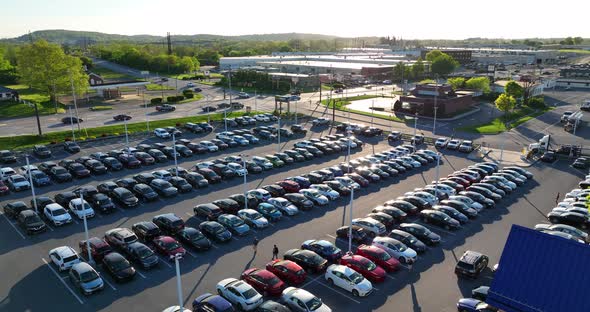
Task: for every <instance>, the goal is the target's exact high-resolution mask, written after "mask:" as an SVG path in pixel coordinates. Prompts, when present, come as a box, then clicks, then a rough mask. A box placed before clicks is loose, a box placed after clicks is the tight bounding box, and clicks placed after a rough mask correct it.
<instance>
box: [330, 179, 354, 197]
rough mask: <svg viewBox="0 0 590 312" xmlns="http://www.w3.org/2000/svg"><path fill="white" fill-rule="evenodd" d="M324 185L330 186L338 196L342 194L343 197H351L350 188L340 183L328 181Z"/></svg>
mask: <svg viewBox="0 0 590 312" xmlns="http://www.w3.org/2000/svg"><path fill="white" fill-rule="evenodd" d="M324 184H326V185H327V186H329V187H330V188H331V189H333V190H334V191H336V192H338V194H340V195H341V196H343V195H349V194H350V192H351V191H350V188H348V187H346V186H344V185H342V184H340V182H338V181H326V182H324Z"/></svg>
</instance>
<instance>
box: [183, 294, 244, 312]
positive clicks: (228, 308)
mask: <svg viewBox="0 0 590 312" xmlns="http://www.w3.org/2000/svg"><path fill="white" fill-rule="evenodd" d="M193 311H194V312H198V311H211V312H234V311H235V309H234V307H233V306H232V305H231V303H229V301H227V300H225V299H224V298H223V297H221V296H218V295H212V294H210V293H206V294H203V295H200V296H199V297H197V299H195V300H194V301H193Z"/></svg>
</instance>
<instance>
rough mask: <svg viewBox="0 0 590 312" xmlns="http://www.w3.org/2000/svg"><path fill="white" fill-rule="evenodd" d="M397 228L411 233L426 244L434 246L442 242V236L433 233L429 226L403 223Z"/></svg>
mask: <svg viewBox="0 0 590 312" xmlns="http://www.w3.org/2000/svg"><path fill="white" fill-rule="evenodd" d="M397 229H399V230H402V231H404V232H407V233H410V234H412V235H414V236H415V237H416V238H418V239H419V240H420V241H422V242H424V243H425V244H426V245H429V246H432V245H436V244H438V243H440V236H439V235H438V234H436V233H433V232H432V231H431V230H429V229H428V228H427V227H425V226H423V225H420V224H416V223H402V224H399V225H398V226H397Z"/></svg>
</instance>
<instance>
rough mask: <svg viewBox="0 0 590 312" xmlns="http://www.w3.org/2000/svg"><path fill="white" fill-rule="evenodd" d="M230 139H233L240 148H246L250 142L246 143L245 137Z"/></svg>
mask: <svg viewBox="0 0 590 312" xmlns="http://www.w3.org/2000/svg"><path fill="white" fill-rule="evenodd" d="M232 139H234V141H236V142H238V144H239V145H240V146H248V145H250V141H248V140H247V139H246V138H245V137H243V136H241V135H234V136H233V137H232Z"/></svg>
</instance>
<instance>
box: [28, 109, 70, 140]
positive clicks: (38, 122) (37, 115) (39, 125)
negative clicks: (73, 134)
mask: <svg viewBox="0 0 590 312" xmlns="http://www.w3.org/2000/svg"><path fill="white" fill-rule="evenodd" d="M33 107H34V108H35V117H37V130H38V131H39V136H42V135H43V132H41V120H40V119H39V109H38V108H37V102H33ZM79 126H80V125H78V127H79Z"/></svg>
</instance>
